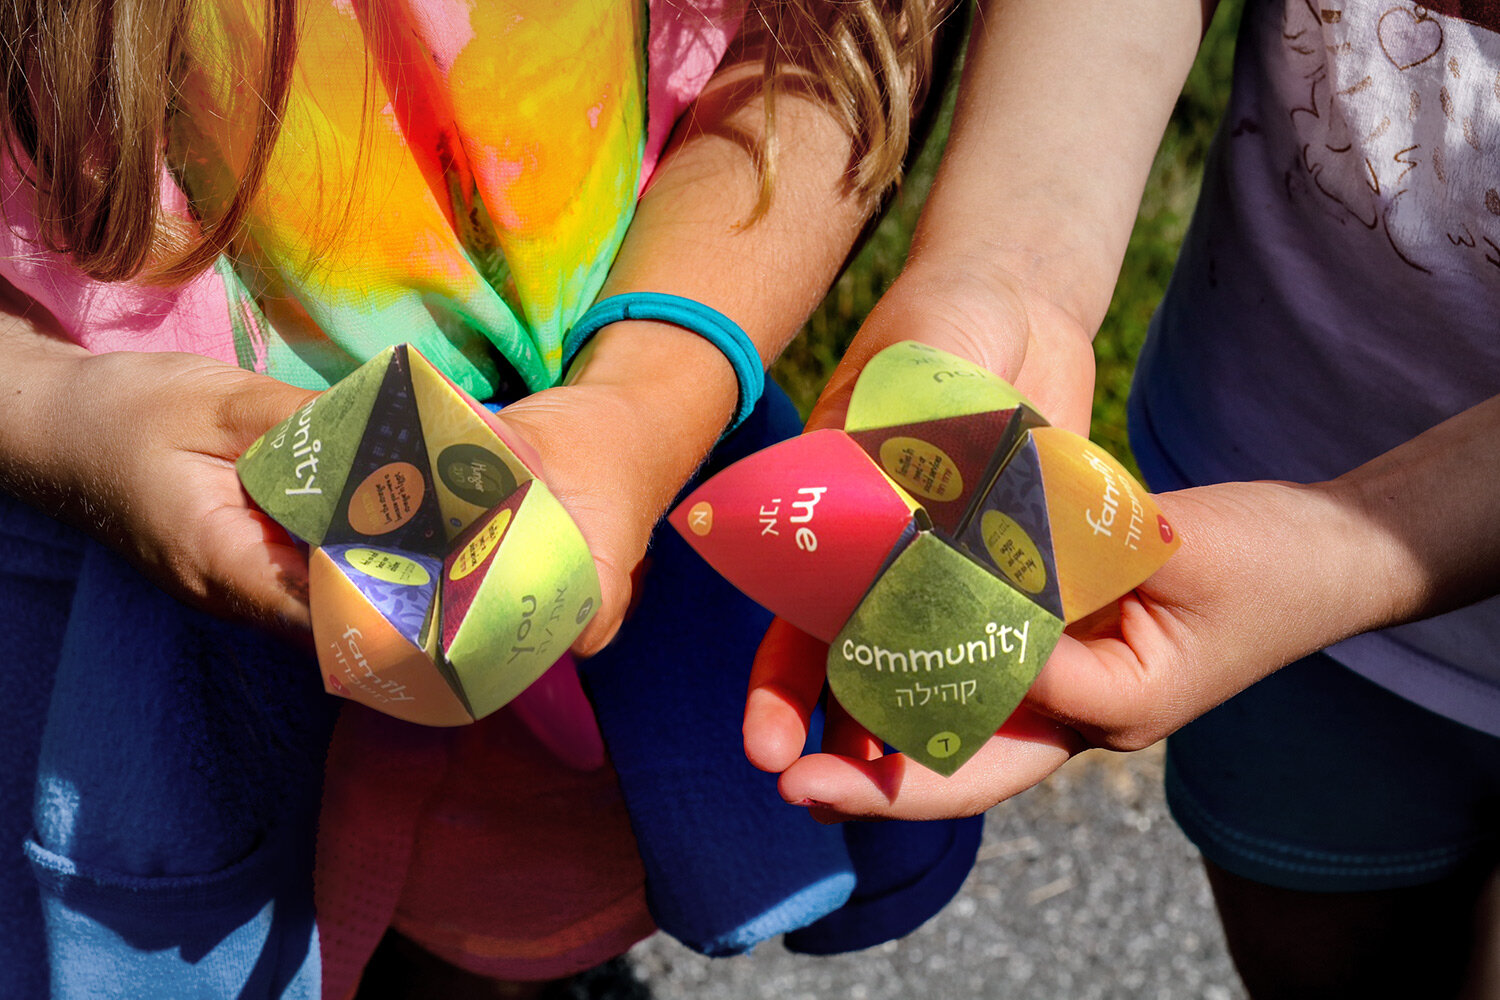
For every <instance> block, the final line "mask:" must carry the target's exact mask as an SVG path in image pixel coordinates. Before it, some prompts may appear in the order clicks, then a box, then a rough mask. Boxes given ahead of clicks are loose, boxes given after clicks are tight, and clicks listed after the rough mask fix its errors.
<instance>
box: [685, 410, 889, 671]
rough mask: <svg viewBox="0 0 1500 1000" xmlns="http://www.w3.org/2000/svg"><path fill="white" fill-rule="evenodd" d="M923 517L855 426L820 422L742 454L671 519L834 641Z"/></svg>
mask: <svg viewBox="0 0 1500 1000" xmlns="http://www.w3.org/2000/svg"><path fill="white" fill-rule="evenodd" d="M918 516H919V515H918V513H917V512H916V509H915V508H914V505H913V504H912V503H911V502H909V500H908V499H907V498H906V497H905V496H904V495H903V494H902V492H901V490H899V489H897V488H896V486H895V484H893V483H892V482H891V481H890V479H889V478H888V477H886V475H885V474H884V473H882V472H881V471H880V470H879V469H877V468H876V467H875V466H874V464H872V463H871V462H870V460H869V459H868V458H867V457H865V454H864V452H862V451H861V450H860V449H859V446H858V445H856V444H855V443H854V441H853V440H851V439H850V437H849V436H848V435H847V434H845V433H843V432H842V431H837V430H821V431H814V432H812V433H811V434H804V435H802V436H801V437H795V438H790V439H788V440H786V441H782V442H780V443H779V444H775V445H772V446H771V447H770V448H766V449H765V450H763V451H759V452H756V453H755V454H754V455H751V456H749V457H748V458H745V459H743V460H741V461H739V462H736V463H735V464H734V465H732V466H730V467H729V468H727V469H725V470H724V471H723V472H721V473H719V474H718V475H717V476H714V477H713V478H712V479H711V480H709V481H708V482H707V483H704V484H703V485H702V486H701V487H699V488H698V489H697V490H695V491H694V492H693V493H692V495H691V496H689V497H688V498H687V499H686V500H684V501H683V502H682V503H681V504H680V505H679V506H678V507H677V509H676V510H674V511H673V512H672V514H671V517H670V520H671V523H672V525H673V527H675V528H676V529H677V530H678V531H679V532H680V533H681V534H682V535H683V537H684V538H686V539H687V540H688V542H689V543H691V544H692V546H693V547H694V548H695V549H696V550H697V551H698V552H699V554H700V555H702V556H703V558H704V559H706V560H708V562H709V564H710V565H712V566H713V567H714V569H716V570H718V571H719V572H720V573H721V574H723V576H724V577H725V578H726V579H727V580H729V582H731V583H733V584H734V585H735V586H736V587H738V588H739V589H740V590H742V591H744V592H745V594H746V595H748V596H749V597H750V598H751V599H752V600H754V601H756V602H757V603H759V604H761V605H763V606H764V607H766V608H769V609H770V610H771V611H773V612H774V613H776V614H777V615H779V616H780V617H782V618H785V619H786V620H787V621H789V622H791V623H792V624H794V625H796V626H797V627H798V628H800V629H802V630H803V631H804V632H807V633H808V634H810V635H814V636H817V637H818V638H820V639H822V640H823V641H825V642H827V641H829V640H831V639H832V638H833V637H834V635H836V634H837V633H838V630H839V629H840V628H841V627H843V624H844V622H845V621H847V620H848V618H849V616H850V615H851V614H853V613H854V609H855V607H856V606H857V605H858V604H859V601H860V598H861V597H863V596H864V594H865V591H866V590H868V589H869V587H870V581H871V580H873V579H874V578H875V575H876V573H877V572H879V570H880V567H881V564H882V563H884V562H885V561H886V559H887V558H888V557H889V556H890V555H891V552H892V550H893V549H894V548H895V547H896V546H897V544H898V543H899V542H900V541H901V540H902V539H903V538H904V537H906V536H908V535H910V534H911V533H912V532H913V531H914V530H916V524H915V521H916V518H917V517H918Z"/></svg>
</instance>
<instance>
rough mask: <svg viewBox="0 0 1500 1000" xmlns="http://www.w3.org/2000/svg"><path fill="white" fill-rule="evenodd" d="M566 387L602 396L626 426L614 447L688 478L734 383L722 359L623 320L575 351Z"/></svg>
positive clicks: (683, 334)
mask: <svg viewBox="0 0 1500 1000" xmlns="http://www.w3.org/2000/svg"><path fill="white" fill-rule="evenodd" d="M567 384H568V385H569V386H570V387H573V388H578V389H588V390H591V391H601V392H607V393H608V394H610V396H612V397H613V398H614V399H615V400H617V402H618V412H619V413H620V415H621V418H622V420H623V421H625V423H626V425H627V426H622V427H618V428H615V432H616V433H618V435H619V439H620V442H621V444H622V446H625V447H630V448H631V449H632V450H634V451H636V452H637V453H639V454H640V456H641V457H642V459H643V461H646V462H648V463H649V464H650V465H652V466H653V467H655V469H656V471H658V472H660V473H662V474H664V475H669V476H672V477H674V478H677V479H678V485H680V484H681V483H682V482H686V481H687V479H688V477H689V476H691V475H692V473H693V471H694V470H695V469H696V468H697V467H698V465H699V464H700V463H701V462H702V460H703V458H704V457H705V456H706V455H707V454H708V452H709V451H710V450H711V449H712V448H713V446H714V444H715V443H716V442H717V441H718V440H719V437H720V436H721V435H722V434H723V433H724V429H725V428H726V427H727V426H728V425H729V422H730V421H731V419H733V417H734V413H735V407H736V404H737V401H738V399H739V392H740V387H739V382H738V380H737V379H736V377H735V373H734V369H733V368H732V366H731V365H730V363H729V361H728V360H727V359H726V358H725V356H724V354H723V353H722V352H721V351H720V350H719V349H718V348H717V347H715V346H714V345H713V344H711V343H709V342H708V341H707V340H705V339H703V338H702V337H700V336H698V335H697V334H696V333H693V332H691V331H689V330H685V329H683V328H681V327H678V326H675V325H673V324H670V323H658V322H652V321H646V320H626V321H623V322H618V323H611V324H609V325H607V326H605V327H603V328H601V329H600V330H599V332H598V333H597V334H596V335H595V336H594V338H593V339H592V340H591V341H590V342H589V344H588V346H587V347H585V348H584V350H583V351H582V352H581V353H580V355H579V357H578V360H577V362H575V364H574V365H573V368H572V371H571V372H569V375H568V382H567Z"/></svg>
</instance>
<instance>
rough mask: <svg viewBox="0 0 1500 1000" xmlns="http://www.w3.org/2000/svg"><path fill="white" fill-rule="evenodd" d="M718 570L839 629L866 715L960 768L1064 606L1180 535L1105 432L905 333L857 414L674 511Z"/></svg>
mask: <svg viewBox="0 0 1500 1000" xmlns="http://www.w3.org/2000/svg"><path fill="white" fill-rule="evenodd" d="M670 520H671V522H672V524H673V526H674V527H675V528H676V529H677V530H678V531H679V532H680V533H681V534H682V535H683V537H684V538H685V539H686V540H687V541H688V543H689V544H690V545H692V546H693V548H695V549H696V550H697V551H698V552H699V553H700V554H701V555H702V556H703V557H704V558H705V559H706V560H707V561H708V562H709V563H710V564H711V565H712V566H713V567H714V569H716V570H717V571H718V572H719V573H721V574H723V576H724V577H725V578H726V579H728V580H729V581H730V582H731V583H733V584H734V585H735V586H737V587H739V588H740V589H741V590H743V591H744V592H745V593H746V594H747V595H749V596H750V597H751V598H753V599H754V600H756V601H757V602H759V603H760V604H762V605H764V606H765V607H767V608H768V609H770V610H771V611H772V612H774V613H775V614H777V615H778V616H780V617H782V618H784V619H786V620H787V621H788V622H790V623H791V624H793V625H796V626H797V627H798V628H800V629H802V630H803V631H805V632H807V633H809V634H811V635H813V636H816V637H817V638H819V639H822V640H823V641H825V642H828V643H829V653H828V682H829V686H830V688H831V689H832V691H833V693H834V694H835V695H836V696H837V697H838V699H839V702H840V703H841V704H842V705H843V706H844V707H845V708H847V709H848V710H849V712H850V713H851V714H852V715H853V716H854V718H855V719H857V720H858V721H859V722H860V723H861V724H862V725H864V726H865V728H867V729H869V730H870V732H872V733H874V734H875V735H876V736H878V737H880V738H881V739H883V740H885V741H886V742H887V743H889V744H891V745H892V746H894V747H895V748H896V749H898V750H900V751H901V752H902V753H905V754H907V755H908V756H910V757H912V758H914V759H915V760H918V761H920V762H921V763H923V764H924V765H926V766H927V767H929V768H932V769H933V770H935V771H937V772H939V773H941V774H945V775H947V774H952V773H953V772H954V771H956V770H957V769H958V767H959V766H960V765H962V764H963V762H964V761H966V760H968V759H969V757H971V756H972V755H973V754H974V753H975V752H976V751H977V750H978V749H979V748H980V747H981V746H982V745H983V744H984V742H985V740H987V739H988V738H989V737H990V736H991V735H992V734H993V733H994V732H995V730H996V729H998V728H999V726H1000V725H1001V723H1003V722H1004V721H1005V720H1006V719H1007V718H1008V717H1009V716H1010V714H1011V712H1013V711H1014V710H1015V708H1016V706H1017V705H1018V704H1020V702H1021V699H1022V698H1023V697H1024V696H1025V694H1026V691H1027V689H1028V688H1029V687H1030V686H1031V683H1032V681H1034V680H1035V679H1036V675H1037V673H1038V672H1039V671H1040V670H1041V667H1042V664H1044V663H1045V662H1046V660H1047V657H1048V656H1049V655H1050V653H1051V651H1052V648H1053V646H1055V645H1056V644H1057V641H1058V639H1059V638H1060V637H1061V635H1062V630H1063V627H1064V625H1065V624H1066V623H1068V622H1072V621H1076V620H1078V619H1079V618H1082V617H1084V616H1085V615H1088V614H1090V613H1092V612H1094V611H1097V610H1098V609H1099V608H1101V607H1103V606H1105V605H1107V604H1109V603H1110V602H1112V601H1114V600H1116V599H1118V598H1119V597H1120V596H1121V595H1123V594H1125V593H1127V592H1129V591H1130V590H1131V589H1133V588H1134V587H1136V586H1138V585H1139V584H1140V583H1142V582H1143V581H1144V580H1145V579H1146V578H1147V577H1149V576H1150V575H1151V574H1152V573H1153V572H1155V571H1156V569H1157V568H1158V567H1159V566H1161V564H1162V563H1163V562H1165V561H1166V559H1167V558H1168V557H1169V556H1170V555H1171V554H1172V552H1173V551H1175V549H1176V548H1177V544H1178V542H1177V539H1176V538H1175V537H1174V535H1173V532H1172V529H1171V527H1170V525H1168V523H1167V521H1166V519H1165V518H1164V517H1163V516H1162V514H1161V511H1160V510H1159V509H1158V508H1157V505H1156V503H1155V501H1154V500H1153V499H1152V497H1151V496H1150V494H1148V493H1147V492H1146V491H1145V489H1143V488H1142V487H1141V485H1140V484H1139V483H1138V482H1136V480H1135V479H1134V477H1132V476H1131V475H1130V473H1129V472H1127V471H1126V470H1125V468H1124V467H1123V466H1122V465H1120V463H1119V462H1118V461H1116V460H1115V459H1114V458H1113V457H1112V456H1110V455H1109V454H1108V453H1107V452H1105V451H1104V450H1103V449H1101V448H1099V447H1098V446H1097V445H1095V444H1093V443H1092V442H1090V441H1089V440H1088V439H1086V438H1083V437H1080V436H1079V435H1077V434H1073V433H1071V432H1069V431H1065V430H1062V429H1060V428H1056V427H1052V426H1049V425H1048V424H1047V421H1046V420H1045V419H1043V417H1042V416H1041V414H1040V413H1038V412H1037V410H1036V408H1035V407H1033V406H1032V405H1031V404H1030V403H1029V402H1028V401H1027V400H1026V399H1025V398H1024V397H1023V396H1021V394H1020V393H1018V392H1017V391H1016V390H1015V389H1014V388H1013V387H1012V386H1011V385H1009V384H1008V383H1006V382H1005V381H1004V380H1002V379H1001V378H999V377H998V376H996V375H994V374H993V373H991V372H989V371H986V370H985V369H983V368H980V367H979V366H977V365H975V364H973V363H971V362H968V361H965V360H963V359H962V358H958V357H955V356H954V355H951V354H948V353H946V352H943V351H940V350H937V349H935V348H932V347H928V346H926V345H923V344H918V343H915V342H911V341H907V342H903V343H900V344H896V345H894V346H892V347H889V348H887V349H885V350H884V351H881V352H880V353H879V354H877V355H876V356H875V357H874V358H872V359H871V360H870V362H869V363H868V364H867V365H866V366H865V369H864V371H863V372H862V373H861V375H860V378H859V381H858V382H857V383H856V384H855V387H854V394H853V396H852V397H851V399H850V403H849V412H848V416H847V418H846V420H845V425H844V429H843V430H834V429H827V430H820V431H814V432H812V433H810V434H805V435H803V436H801V437H797V438H792V439H790V440H787V441H783V442H781V443H780V444H777V445H773V446H772V447H770V448H767V449H765V450H764V451H760V452H757V453H756V454H754V455H751V456H750V457H749V458H746V459H744V460H743V461H741V462H738V463H736V464H735V465H733V466H730V467H729V468H728V469H725V470H724V471H723V472H721V473H719V474H718V475H717V476H715V477H713V478H712V479H710V480H709V481H708V482H707V483H704V484H703V485H702V486H701V487H700V488H699V489H697V490H696V491H694V492H693V493H692V494H691V495H690V496H688V497H687V498H686V499H685V500H684V501H683V502H682V504H681V505H680V506H678V508H677V509H676V510H675V511H673V513H672V515H671V518H670Z"/></svg>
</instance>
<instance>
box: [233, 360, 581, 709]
mask: <svg viewBox="0 0 1500 1000" xmlns="http://www.w3.org/2000/svg"><path fill="white" fill-rule="evenodd" d="M237 468H238V470H239V475H240V480H241V482H243V483H244V485H245V489H246V491H247V492H248V493H249V494H250V496H251V498H252V499H253V500H254V501H255V502H256V503H257V504H259V505H260V506H261V508H262V509H263V510H265V511H266V513H268V514H269V515H271V516H272V517H274V518H275V519H276V520H277V521H278V522H280V523H281V525H282V526H283V527H285V528H286V529H287V530H288V531H289V532H291V533H292V534H293V535H295V536H297V537H298V538H300V539H303V540H304V541H306V542H307V543H309V545H310V546H311V547H312V548H311V551H310V553H309V564H310V573H311V578H310V582H309V602H310V604H311V606H312V623H313V639H314V641H315V642H316V644H317V650H318V663H319V666H320V668H321V670H322V673H323V683H324V687H325V688H326V689H327V690H328V691H329V692H330V693H333V694H338V695H342V696H344V697H346V698H351V699H353V700H355V701H358V702H361V703H363V704H365V705H368V706H370V707H371V708H375V709H378V710H379V711H382V712H385V713H387V714H389V715H394V716H396V717H397V718H401V719H407V720H409V721H412V722H420V723H425V724H427V725H432V726H455V725H461V724H463V723H467V722H472V721H474V720H475V719H478V718H481V717H483V716H485V715H488V714H489V713H490V712H493V711H495V710H496V709H497V708H499V707H501V706H502V705H504V704H505V703H506V702H508V701H510V700H511V699H512V698H514V697H515V696H516V695H518V694H520V693H521V692H522V691H523V690H525V689H526V688H527V687H528V686H529V685H530V684H531V683H532V682H533V681H534V680H536V679H537V678H538V677H539V676H541V674H542V673H543V672H545V671H546V670H547V668H548V667H550V666H551V665H552V663H553V662H554V661H556V660H557V659H558V657H559V656H561V655H562V654H563V653H564V652H565V651H566V650H567V649H568V647H569V646H570V645H572V643H573V641H574V640H575V639H576V638H577V637H578V635H579V633H580V632H582V631H583V628H584V626H585V625H587V624H588V621H589V619H590V618H591V617H593V614H594V611H595V609H596V608H597V607H598V605H599V581H598V577H597V575H596V574H595V571H594V562H593V558H592V557H591V556H590V555H589V551H588V547H587V546H586V545H585V544H584V540H583V536H582V535H581V534H580V533H579V531H578V528H577V526H576V525H574V523H573V521H572V519H571V518H570V517H569V516H568V514H567V512H566V511H565V510H564V509H563V507H562V505H561V504H560V503H558V501H557V499H556V498H555V497H554V496H553V495H552V493H551V492H550V491H549V490H548V489H547V486H546V484H545V483H543V482H542V481H541V480H540V479H538V478H536V476H535V474H534V473H533V472H532V471H531V470H530V469H529V468H527V466H526V465H525V463H523V462H522V461H521V460H520V459H519V458H517V457H516V454H515V452H514V451H512V450H511V449H510V448H509V447H507V445H506V444H505V441H504V440H503V439H502V438H501V436H500V433H499V431H498V430H497V424H496V422H495V421H494V420H493V418H492V416H491V414H490V413H489V411H487V410H486V409H485V408H484V407H483V406H481V405H480V404H479V403H477V402H475V401H474V400H473V399H472V398H471V397H469V396H468V395H467V394H465V393H464V392H463V391H462V390H461V389H459V388H458V387H457V386H456V385H454V384H453V383H452V382H450V381H449V380H448V379H447V378H446V377H444V376H443V374H442V373H441V372H439V371H438V370H437V369H436V368H434V367H433V366H432V365H431V364H429V363H428V361H427V359H425V358H423V357H422V355H421V354H419V353H418V352H417V351H415V350H413V349H412V348H410V347H407V346H405V345H402V346H399V347H393V348H390V349H388V350H386V351H383V352H382V353H380V354H379V355H377V356H376V357H374V358H373V359H371V360H370V361H369V362H367V363H366V364H365V365H363V366H361V367H360V368H359V369H358V370H357V371H355V372H354V373H353V374H351V375H349V376H348V377H347V378H345V379H343V380H342V381H340V382H339V383H338V384H336V385H334V386H333V387H332V388H330V389H328V390H327V391H326V392H324V393H323V394H322V395H320V396H318V397H317V398H316V399H314V400H313V401H312V402H310V403H309V404H307V405H306V406H305V407H303V408H302V409H300V410H298V411H297V412H296V413H294V414H292V415H291V416H290V417H288V418H287V419H286V420H285V421H283V422H282V423H281V424H279V425H277V426H276V427H274V428H272V429H271V430H270V431H268V432H267V433H266V434H265V435H264V436H262V437H261V438H260V439H259V440H257V441H256V442H255V443H254V444H252V445H251V446H250V448H249V449H248V450H247V451H246V452H245V454H244V455H243V456H241V457H240V460H239V462H238V466H237Z"/></svg>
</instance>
